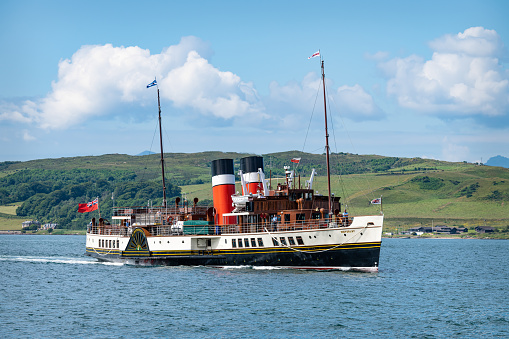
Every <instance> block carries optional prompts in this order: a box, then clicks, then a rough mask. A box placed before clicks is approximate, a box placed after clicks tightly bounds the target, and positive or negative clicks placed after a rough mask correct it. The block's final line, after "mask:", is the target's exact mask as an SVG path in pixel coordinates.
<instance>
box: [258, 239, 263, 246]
mask: <svg viewBox="0 0 509 339" xmlns="http://www.w3.org/2000/svg"><path fill="white" fill-rule="evenodd" d="M258 246H259V247H263V239H262V238H258Z"/></svg>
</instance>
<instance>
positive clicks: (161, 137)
mask: <svg viewBox="0 0 509 339" xmlns="http://www.w3.org/2000/svg"><path fill="white" fill-rule="evenodd" d="M157 106H158V107H159V142H160V144H161V171H162V175H163V208H166V182H165V180H164V157H163V132H162V127H161V99H160V98H159V86H157Z"/></svg>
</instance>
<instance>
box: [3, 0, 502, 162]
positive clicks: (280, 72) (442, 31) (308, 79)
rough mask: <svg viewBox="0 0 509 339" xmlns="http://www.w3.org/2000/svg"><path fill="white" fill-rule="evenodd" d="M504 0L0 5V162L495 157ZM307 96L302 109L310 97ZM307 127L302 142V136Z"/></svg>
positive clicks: (20, 0) (499, 133)
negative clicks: (234, 156)
mask: <svg viewBox="0 0 509 339" xmlns="http://www.w3.org/2000/svg"><path fill="white" fill-rule="evenodd" d="M508 15H509V2H507V1H486V0H485V1H322V2H320V3H318V4H317V3H313V2H311V1H256V2H241V1H185V2H184V1H179V2H176V1H150V2H145V3H141V2H140V1H81V2H78V1H25V0H17V1H10V0H4V1H2V2H0V32H1V33H0V46H1V49H2V53H0V74H1V75H2V76H1V78H0V79H1V80H0V161H7V160H31V159H40V158H59V157H70V156H81V155H101V154H108V153H125V154H138V153H140V152H142V151H144V150H152V151H156V152H157V151H158V149H157V141H155V140H154V133H155V128H156V124H157V93H156V90H155V88H149V89H147V88H146V87H145V86H146V85H147V84H148V83H149V82H151V81H152V80H153V79H154V77H157V80H158V83H159V88H160V91H161V106H162V112H163V128H164V142H165V151H167V152H200V151H224V152H227V151H235V152H246V153H257V154H266V153H272V152H279V151H288V150H302V151H305V152H314V153H316V152H322V151H323V143H324V137H323V134H324V133H323V131H322V129H323V127H322V126H323V113H322V112H323V105H322V103H321V101H320V100H321V99H318V101H316V98H317V93H318V91H319V90H321V88H320V87H319V83H320V81H319V80H320V63H319V59H318V58H314V59H311V60H308V56H310V55H311V54H313V53H314V52H316V51H317V50H320V51H321V54H322V57H323V59H324V61H325V74H326V78H327V86H326V88H327V94H328V98H329V103H330V106H329V112H330V119H331V121H330V125H329V126H330V127H331V129H332V130H331V131H330V135H331V148H332V151H335V152H351V153H358V154H379V155H385V156H399V157H423V158H433V159H440V160H448V161H469V162H476V161H481V160H482V161H483V162H485V161H487V160H488V159H489V158H490V157H492V156H495V155H502V156H505V157H509V70H508V65H509V63H508V58H509V53H508V46H509V24H508V23H507V17H508ZM315 102H316V104H315ZM306 135H307V138H306Z"/></svg>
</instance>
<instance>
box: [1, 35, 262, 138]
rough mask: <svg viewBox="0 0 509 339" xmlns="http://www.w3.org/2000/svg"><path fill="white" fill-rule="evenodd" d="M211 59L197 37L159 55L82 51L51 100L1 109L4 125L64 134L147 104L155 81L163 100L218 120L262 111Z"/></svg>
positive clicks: (102, 48) (66, 67)
mask: <svg viewBox="0 0 509 339" xmlns="http://www.w3.org/2000/svg"><path fill="white" fill-rule="evenodd" d="M209 54H211V53H210V49H209V46H208V44H207V43H205V42H203V41H202V40H200V39H198V38H195V37H185V38H182V40H181V41H180V43H179V44H178V45H175V46H170V47H168V48H166V49H164V50H163V51H162V52H161V53H160V54H150V51H149V50H146V49H142V48H140V47H137V46H130V47H123V46H122V47H114V46H112V45H111V44H106V45H94V46H82V47H81V48H80V49H79V50H78V51H77V52H76V53H74V54H73V56H72V57H71V59H66V60H62V61H60V63H59V65H58V67H59V69H58V79H57V81H55V82H53V83H52V91H51V92H50V93H49V94H48V96H46V97H45V98H42V99H40V100H38V101H26V102H25V103H24V104H23V105H20V106H14V105H2V106H1V107H0V109H1V111H0V120H12V121H17V122H24V123H30V122H32V123H36V124H37V125H38V126H40V127H42V128H47V129H65V128H68V127H69V126H73V125H77V124H79V123H82V122H83V121H85V120H87V119H90V118H92V117H94V116H102V115H108V114H114V112H115V108H116V107H119V106H120V105H121V104H135V105H144V104H146V103H148V102H149V101H150V100H153V97H154V92H153V90H152V91H151V90H147V89H146V87H145V86H146V85H147V84H148V83H149V82H151V81H152V80H153V77H154V76H157V79H158V82H159V87H160V88H161V93H162V95H161V96H162V97H163V98H167V99H170V100H172V101H174V103H175V104H176V105H178V106H180V107H191V108H193V109H196V110H198V111H199V112H201V113H202V114H208V115H212V116H215V117H220V118H232V117H235V116H241V115H244V114H246V113H253V112H260V111H262V110H263V106H262V105H261V104H260V102H259V100H258V98H257V94H256V91H255V90H254V88H253V86H252V84H250V83H244V82H242V81H241V79H240V78H239V77H238V76H236V75H235V74H233V73H231V72H222V71H219V70H218V69H217V68H214V67H213V66H212V65H211V64H209V62H208V61H207V60H206V59H205V58H204V57H203V56H207V55H209ZM8 106H9V107H8Z"/></svg>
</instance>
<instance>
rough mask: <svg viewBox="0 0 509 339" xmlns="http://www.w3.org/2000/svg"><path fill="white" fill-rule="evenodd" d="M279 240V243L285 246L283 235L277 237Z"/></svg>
mask: <svg viewBox="0 0 509 339" xmlns="http://www.w3.org/2000/svg"><path fill="white" fill-rule="evenodd" d="M279 241H280V242H281V245H283V246H286V239H285V237H279Z"/></svg>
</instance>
